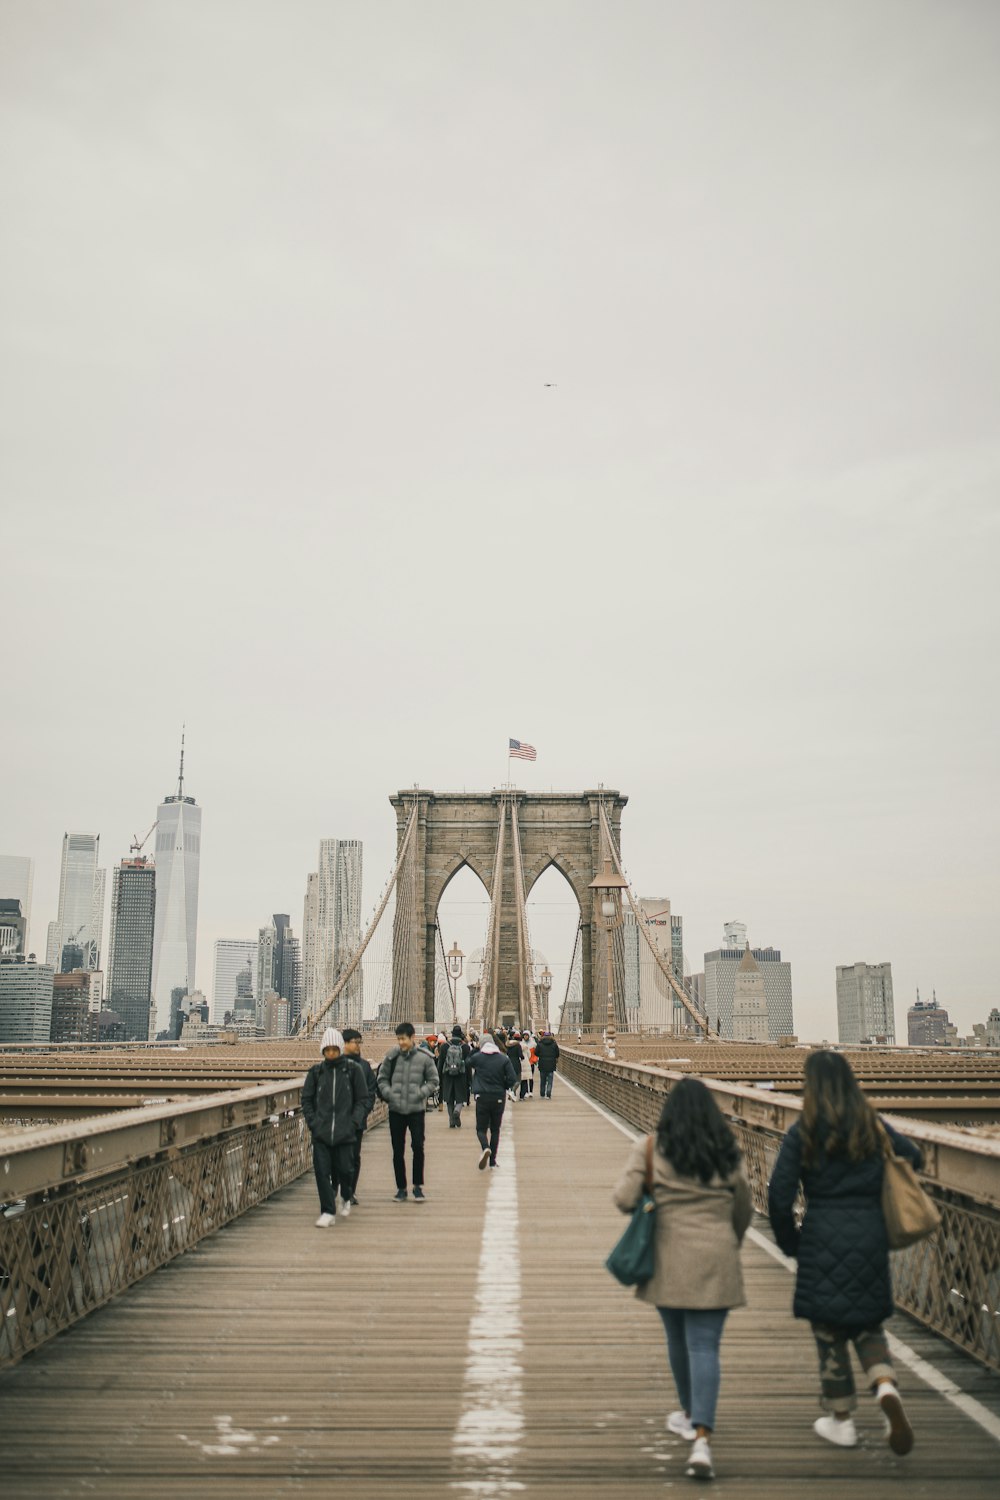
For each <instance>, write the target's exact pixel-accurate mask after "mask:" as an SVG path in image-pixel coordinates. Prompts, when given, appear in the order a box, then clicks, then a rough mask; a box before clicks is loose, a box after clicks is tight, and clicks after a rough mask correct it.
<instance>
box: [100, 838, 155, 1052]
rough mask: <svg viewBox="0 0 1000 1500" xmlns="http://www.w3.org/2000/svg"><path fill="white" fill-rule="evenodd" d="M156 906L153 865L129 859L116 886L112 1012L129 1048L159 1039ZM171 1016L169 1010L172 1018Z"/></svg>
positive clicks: (115, 879) (115, 877) (117, 869)
mask: <svg viewBox="0 0 1000 1500" xmlns="http://www.w3.org/2000/svg"><path fill="white" fill-rule="evenodd" d="M156 905H157V893H156V870H155V868H154V866H153V862H152V860H150V859H146V858H145V857H144V856H142V855H137V856H136V857H135V858H134V859H123V860H122V862H121V864H120V865H117V866H116V867H115V869H114V870H113V871H112V880H111V940H110V943H109V949H110V959H111V962H110V965H109V972H108V1009H109V1010H111V1011H114V1013H115V1015H116V1016H117V1017H118V1019H119V1021H120V1023H121V1027H122V1031H123V1033H124V1037H123V1039H124V1040H125V1041H129V1042H136V1041H138V1042H147V1041H149V1040H150V1038H151V1037H152V1036H155V1034H156V1026H155V1022H156V1010H155V1007H154V1005H153V999H152V981H153V935H154V932H155V926H156ZM168 1000H169V997H168ZM169 1014H170V1012H169V1009H168V1011H167V1016H168V1018H169Z"/></svg>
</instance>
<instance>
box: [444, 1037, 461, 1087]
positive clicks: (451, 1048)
mask: <svg viewBox="0 0 1000 1500" xmlns="http://www.w3.org/2000/svg"><path fill="white" fill-rule="evenodd" d="M444 1071H445V1072H446V1073H447V1074H448V1076H449V1078H457V1077H458V1075H459V1074H460V1073H464V1072H465V1054H464V1053H463V1051H462V1044H461V1042H449V1043H448V1050H447V1052H446V1053H445V1055H444Z"/></svg>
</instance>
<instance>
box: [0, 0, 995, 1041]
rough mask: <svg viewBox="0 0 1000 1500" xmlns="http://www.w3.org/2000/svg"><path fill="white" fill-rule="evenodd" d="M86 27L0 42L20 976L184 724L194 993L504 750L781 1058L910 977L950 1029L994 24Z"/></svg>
mask: <svg viewBox="0 0 1000 1500" xmlns="http://www.w3.org/2000/svg"><path fill="white" fill-rule="evenodd" d="M92 10H93V8H92V7H91V6H89V5H87V4H83V5H77V6H61V7H56V8H54V9H53V8H52V7H47V6H32V5H20V6H17V5H9V4H8V5H7V6H6V7H5V10H4V33H3V39H4V45H3V47H2V48H0V194H2V197H3V202H4V204H5V205H6V207H7V211H8V215H9V217H10V220H11V223H12V224H13V225H15V226H16V232H14V233H12V234H9V235H5V236H4V237H3V239H2V242H0V285H2V286H3V287H5V288H7V289H8V290H9V291H10V292H11V295H10V297H9V298H8V303H7V305H6V307H5V315H4V318H3V320H2V322H0V382H2V389H3V400H2V401H0V447H2V450H3V453H4V493H5V496H6V497H7V499H8V502H9V503H8V505H7V507H6V513H5V518H4V533H3V536H4V547H5V556H6V557H7V558H8V559H9V560H10V566H9V567H8V569H7V570H6V572H5V576H4V587H3V595H2V608H3V611H4V616H5V621H6V623H7V625H8V632H9V634H10V636H11V638H12V639H13V638H16V639H17V640H18V649H17V650H16V651H15V652H14V653H12V656H11V659H10V661H9V662H8V664H7V665H8V671H7V676H6V678H5V691H6V692H7V694H8V696H9V700H10V702H11V703H12V704H14V705H16V710H17V711H16V713H15V714H12V716H11V718H12V722H11V726H10V730H9V733H8V734H7V735H5V737H4V743H3V747H2V757H3V765H4V780H5V790H6V792H7V795H6V797H5V799H4V804H3V813H2V817H0V848H2V849H3V850H4V851H5V852H9V853H12V854H15V855H21V856H26V855H30V856H31V857H33V858H34V859H35V861H36V872H35V877H36V878H35V890H34V900H33V910H32V918H31V930H32V935H31V947H32V949H33V951H36V952H39V951H44V932H45V927H46V924H47V922H48V921H50V920H52V919H53V918H54V916H55V913H56V901H57V878H58V869H57V862H58V851H59V844H60V841H61V838H62V835H63V833H64V832H65V831H66V830H67V829H70V828H73V829H75V828H81V829H93V830H95V831H98V832H100V834H101V847H102V856H103V858H104V859H105V861H106V863H107V864H108V865H109V866H111V865H113V864H114V863H115V862H116V861H117V860H119V859H120V858H121V857H122V856H123V855H126V854H127V852H128V849H129V842H130V838H131V837H132V835H133V833H134V832H136V830H138V831H139V832H140V833H141V832H142V830H143V829H145V828H146V827H147V826H148V824H149V823H150V822H151V821H152V820H153V815H154V811H153V810H154V809H155V807H156V803H157V798H158V796H159V794H160V793H161V792H162V790H163V788H164V786H168V785H169V784H170V771H171V769H172V767H173V764H174V751H173V746H174V745H175V743H176V737H177V733H178V730H179V728H180V725H181V723H182V722H184V721H185V720H186V722H187V724H188V743H189V747H190V750H191V754H192V762H191V764H192V770H193V771H194V768H195V767H196V768H197V769H196V775H195V774H193V775H192V781H191V785H192V786H193V787H196V788H197V794H198V802H199V804H200V806H201V807H203V808H204V809H205V822H204V847H203V851H202V855H203V857H202V861H201V887H200V895H199V902H200V912H199V921H198V927H197V936H198V952H197V956H196V963H195V969H196V972H195V975H194V983H195V985H196V986H197V987H198V988H200V989H202V990H203V991H206V992H209V991H210V989H211V977H212V976H211V955H212V951H213V944H214V941H215V939H216V938H221V937H228V936H230V935H231V934H233V933H241V932H257V931H258V930H259V928H260V926H261V924H262V923H264V922H266V921H267V920H268V919H269V917H270V915H271V914H272V913H274V912H288V913H290V914H291V915H292V918H293V921H294V922H295V924H297V923H298V922H299V920H300V918H301V915H302V905H301V903H302V899H303V894H304V891H305V885H306V876H307V874H308V873H309V872H310V871H312V870H315V869H316V863H315V852H316V845H317V841H318V839H320V838H323V837H327V836H330V835H334V836H344V837H346V836H350V837H352V838H357V839H359V840H360V841H361V842H362V843H363V844H364V848H365V866H366V871H367V877H368V880H369V882H370V883H369V885H368V887H367V888H366V891H365V896H364V907H365V909H366V910H368V909H370V907H371V904H372V899H373V895H374V893H375V891H376V889H377V887H378V884H379V882H380V881H381V880H383V879H384V878H385V875H386V873H387V872H388V870H389V868H390V867H391V864H392V858H393V854H394V849H395V826H394V821H393V818H392V814H391V810H390V808H389V806H388V798H389V797H390V796H391V795H392V794H393V793H394V792H396V791H397V790H398V789H399V788H400V787H405V786H407V785H410V784H412V783H413V782H414V781H419V782H420V784H421V785H424V786H430V787H434V786H439V787H456V786H457V787H461V786H466V787H472V788H477V789H488V788H490V787H491V786H493V785H494V784H495V783H496V782H497V781H498V780H500V779H501V778H505V776H506V765H507V749H508V745H509V741H510V739H511V738H514V739H517V740H519V741H521V742H524V743H530V744H531V745H532V746H534V747H536V749H537V757H538V758H537V761H536V762H531V763H524V762H519V763H517V765H518V771H517V779H518V781H519V783H520V784H521V785H522V786H524V787H525V788H526V789H528V790H531V789H532V788H541V787H550V786H551V787H558V788H565V789H570V790H572V789H581V788H585V787H591V786H594V785H596V783H598V782H600V781H603V782H605V783H606V784H607V785H609V786H616V787H619V788H620V789H621V790H622V792H623V793H626V794H627V795H628V797H629V799H630V801H629V805H628V807H627V809H626V812H625V818H624V823H623V854H624V858H625V862H626V865H627V867H628V871H629V874H630V877H631V879H632V881H633V885H634V887H635V889H636V890H637V891H638V892H644V891H653V892H663V893H665V894H667V895H669V897H670V900H671V902H672V906H673V908H674V910H676V911H677V912H678V913H680V914H682V915H683V917H684V923H685V937H686V943H687V949H688V957H689V959H690V961H691V963H692V966H693V967H694V968H695V969H696V970H697V969H699V968H700V967H701V955H702V953H704V952H706V951H710V950H712V949H713V947H714V946H715V945H716V942H717V935H718V933H719V931H720V927H721V923H722V922H723V921H725V920H727V919H729V918H730V917H732V916H733V915H734V914H739V916H740V917H741V920H743V921H745V922H746V923H747V925H748V928H749V932H750V936H751V940H752V942H753V943H754V944H755V945H756V944H757V943H758V942H760V941H763V942H765V943H773V944H774V945H775V946H776V947H779V948H780V949H781V951H782V953H783V954H784V955H786V956H787V958H788V959H789V961H790V962H791V964H792V968H793V971H794V979H795V1024H796V1027H797V1028H798V1029H799V1030H800V1031H801V1032H802V1033H803V1034H806V1035H810V1036H813V1037H816V1038H822V1037H823V1036H826V1037H830V1038H832V1037H835V1036H836V988H835V971H836V967H837V966H838V965H844V964H853V963H855V962H860V961H862V960H866V961H869V962H880V961H883V960H888V961H891V963H892V969H893V978H894V986H895V993H896V1005H897V1012H896V1034H897V1036H901V1035H902V1034H903V1033H902V1027H903V1020H904V1018H903V1014H902V1010H901V1004H902V1002H903V1001H904V1000H908V999H909V998H910V997H911V996H912V995H913V994H914V992H915V989H916V986H917V985H918V984H919V985H920V987H921V989H922V990H926V991H927V992H928V993H929V992H930V990H931V989H932V988H934V987H936V989H937V992H938V995H939V996H941V997H943V998H944V999H945V1000H946V1002H947V1005H948V1008H949V1011H950V1013H951V1014H952V1015H953V1016H954V1017H955V1018H956V1020H957V1022H958V1023H959V1024H960V1026H961V1027H962V1028H963V1029H968V1027H969V1026H970V1025H972V1024H973V1023H974V1022H978V1021H979V1020H981V1018H982V1014H983V1011H984V1010H987V1011H988V1009H989V1004H990V1003H991V996H990V981H989V977H988V976H989V974H990V972H991V968H990V936H991V933H992V924H993V912H994V911H995V909H996V906H997V899H998V896H1000V889H998V872H997V861H996V852H995V851H996V849H997V847H998V846H1000V795H998V784H997V783H998V778H997V764H996V750H995V747H996V745H997V744H998V743H1000V700H998V698H997V695H996V694H995V693H994V692H993V691H992V690H991V688H990V686H989V684H990V683H991V681H992V679H993V676H994V675H995V662H996V655H997V649H998V647H1000V592H998V590H997V589H996V586H995V578H994V566H993V558H994V556H995V552H996V544H997V535H998V530H1000V506H998V503H997V495H998V493H1000V438H998V432H997V417H996V414H997V412H998V411H1000V299H998V298H997V296H996V269H995V268H996V265H997V264H998V262H1000V200H998V196H997V193H996V181H997V178H998V175H1000V91H998V90H997V87H996V65H995V59H996V56H997V49H998V47H1000V8H998V7H995V6H994V7H990V6H983V5H967V4H961V3H959V4H955V5H950V6H942V5H941V4H940V3H939V0H879V3H877V4H874V5H870V6H857V5H855V6H837V5H833V4H829V5H821V6H817V7H802V6H801V5H800V4H797V3H795V0H768V3H767V4H761V3H758V0H748V3H747V4H746V5H741V6H730V7H728V8H727V9H726V12H725V22H724V24H720V22H719V13H718V10H717V8H716V7H712V6H684V5H680V4H676V3H670V4H663V3H660V0H635V3H634V4H633V5H632V6H630V7H629V9H628V13H627V18H625V19H623V16H622V15H621V14H620V13H619V12H618V11H616V10H615V8H614V7H610V6H607V5H606V4H597V3H595V0H579V4H576V5H574V6H573V7H567V5H566V4H565V3H564V0H557V3H553V4H552V5H549V6H542V7H539V6H538V5H537V4H529V3H526V0H510V3H509V4H508V5H506V6H505V7H503V9H502V11H495V10H493V9H490V8H488V7H474V6H468V5H465V6H463V5H460V4H457V3H454V0H452V3H447V0H445V3H444V4H442V5H439V6H436V7H435V8H434V15H435V17H436V18H437V23H436V24H434V25H429V24H428V23H427V20H426V16H425V12H424V9H423V7H407V6H399V5H396V6H394V7H393V9H392V15H393V24H392V25H391V26H387V25H386V24H385V20H384V17H383V15H382V13H381V10H380V8H379V7H365V6H362V5H360V4H357V3H351V0H349V3H347V4H346V5H345V6H343V7H341V6H335V7H323V6H316V5H310V6H306V7H304V8H303V10H302V24H301V25H289V24H288V19H287V16H286V15H285V13H284V12H283V11H282V10H281V8H280V7H275V6H273V5H269V4H259V3H258V0H246V3H245V4H243V5H241V6H239V7H238V13H239V23H238V24H234V23H233V22H232V21H231V19H230V17H231V15H233V14H235V12H234V11H232V10H231V9H230V10H229V11H228V12H227V10H226V7H225V6H223V7H222V9H221V10H220V8H219V7H218V6H208V7H184V6H180V7H176V6H175V7H170V8H167V9H164V7H163V6H162V5H159V4H149V5H142V6H136V5H134V4H129V3H127V0H104V3H102V5H101V7H100V16H101V24H100V25H95V24H94V21H93V13H92ZM848 100H849V107H847V106H846V104H845V101H848ZM442 101H447V107H443V105H442ZM67 539H68V540H67ZM84 598H85V600H86V608H85V611H84V612H83V613H81V600H82V599H84ZM42 599H44V601H45V607H44V608H40V607H39V601H40V600H42ZM81 636H82V637H83V638H84V639H85V641H86V644H87V653H86V660H87V671H88V681H89V683H90V685H91V691H90V692H88V693H87V694H81V695H79V699H80V701H76V699H74V700H73V701H72V707H73V719H72V727H73V734H72V736H70V735H69V733H68V723H67V717H66V715H67V707H68V703H67V699H66V695H65V694H64V693H61V692H59V691H58V690H57V689H56V686H55V685H56V684H57V683H59V682H61V681H63V680H65V676H66V673H67V660H68V645H69V642H70V641H73V640H76V639H79V638H80V637H81ZM264 685H267V686H268V687H269V688H271V689H272V691H273V692H274V695H275V699H276V701H280V703H281V706H282V714H281V716H280V717H279V721H277V723H276V724H275V725H273V726H272V725H270V724H269V725H267V726H266V727H264V726H263V725H262V723H261V719H260V715H259V714H258V713H256V712H252V709H253V705H254V704H255V703H256V704H259V702H260V693H261V691H262V688H263V686H264ZM164 777H166V779H164ZM469 889H470V890H471V888H469ZM549 889H550V888H549V887H548V886H547V887H546V892H547V899H549V896H548V891H549ZM555 889H556V887H551V890H553V891H554V890H555ZM477 899H478V898H477ZM551 899H552V900H558V899H559V898H558V897H557V896H553V897H551ZM470 915H474V914H470ZM571 915H572V914H570V916H571ZM570 925H571V924H570ZM454 935H455V934H452V933H450V932H445V934H444V937H445V947H446V948H447V947H450V944H451V941H452V938H453V936H454ZM471 936H472V937H474V936H475V934H471ZM532 940H533V942H536V943H537V945H538V946H539V947H540V948H541V949H542V950H543V951H545V952H546V953H547V954H548V955H549V961H550V963H551V965H552V967H553V969H554V971H556V972H560V971H559V964H560V963H563V964H565V963H566V962H568V958H566V957H563V958H560V954H559V953H558V952H556V951H555V948H554V945H553V943H552V942H551V941H550V940H549V938H548V936H547V934H546V932H545V931H544V930H539V931H538V932H537V934H536V933H533V934H532ZM479 941H480V942H481V938H480V939H479ZM462 945H463V947H468V946H469V945H468V944H467V943H466V942H465V940H464V939H463V943H462Z"/></svg>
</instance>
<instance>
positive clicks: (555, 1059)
mask: <svg viewBox="0 0 1000 1500" xmlns="http://www.w3.org/2000/svg"><path fill="white" fill-rule="evenodd" d="M535 1051H536V1052H537V1053H538V1067H539V1071H540V1072H542V1073H554V1072H555V1071H556V1068H557V1067H558V1066H559V1043H558V1042H557V1041H556V1039H555V1037H554V1036H542V1037H539V1038H538V1042H537V1043H536V1045H535Z"/></svg>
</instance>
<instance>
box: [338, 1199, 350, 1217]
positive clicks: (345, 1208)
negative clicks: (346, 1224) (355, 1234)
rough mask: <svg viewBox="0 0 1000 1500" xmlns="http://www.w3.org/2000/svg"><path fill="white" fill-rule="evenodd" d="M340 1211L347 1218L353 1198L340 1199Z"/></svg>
mask: <svg viewBox="0 0 1000 1500" xmlns="http://www.w3.org/2000/svg"><path fill="white" fill-rule="evenodd" d="M340 1212H341V1213H342V1214H343V1215H344V1218H345V1219H346V1218H347V1217H348V1215H349V1214H350V1212H351V1200H350V1198H341V1200H340Z"/></svg>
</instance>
